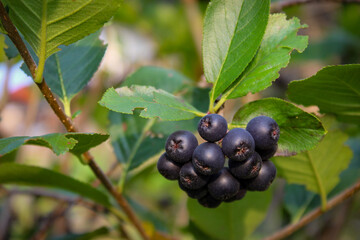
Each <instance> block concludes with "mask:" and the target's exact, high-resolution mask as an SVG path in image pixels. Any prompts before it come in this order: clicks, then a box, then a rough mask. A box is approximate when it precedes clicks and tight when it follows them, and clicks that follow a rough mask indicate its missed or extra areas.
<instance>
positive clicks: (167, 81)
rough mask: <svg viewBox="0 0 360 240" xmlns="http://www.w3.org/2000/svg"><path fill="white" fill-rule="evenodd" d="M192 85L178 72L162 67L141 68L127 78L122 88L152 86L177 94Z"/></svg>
mask: <svg viewBox="0 0 360 240" xmlns="http://www.w3.org/2000/svg"><path fill="white" fill-rule="evenodd" d="M190 83H191V80H190V79H188V78H187V77H185V76H184V75H182V74H180V73H178V72H177V71H174V70H170V69H166V68H161V67H153V66H146V67H141V68H139V69H138V70H136V71H135V72H134V73H133V74H131V75H130V76H129V77H127V78H126V80H125V81H124V82H123V83H122V84H121V86H128V87H130V86H131V85H140V86H152V87H154V88H157V89H162V90H165V91H167V92H169V93H176V92H179V91H182V90H183V89H184V88H185V87H186V86H187V85H189V84H190Z"/></svg>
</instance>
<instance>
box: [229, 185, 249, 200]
mask: <svg viewBox="0 0 360 240" xmlns="http://www.w3.org/2000/svg"><path fill="white" fill-rule="evenodd" d="M246 192H247V190H246V189H244V188H241V187H240V189H239V191H238V193H237V194H236V195H235V196H234V197H232V198H229V199H227V200H225V201H224V202H234V201H237V200H241V199H243V198H244V197H245V195H246Z"/></svg>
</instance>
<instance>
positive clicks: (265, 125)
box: [246, 116, 280, 150]
mask: <svg viewBox="0 0 360 240" xmlns="http://www.w3.org/2000/svg"><path fill="white" fill-rule="evenodd" d="M246 130H247V131H248V132H250V134H251V135H252V136H253V138H254V140H255V145H256V149H261V150H267V149H272V148H273V147H274V146H275V145H276V143H277V142H278V140H279V136H280V128H279V126H278V124H277V123H276V122H275V120H274V119H272V118H270V117H267V116H258V117H255V118H253V119H251V120H250V122H249V123H248V124H247V126H246Z"/></svg>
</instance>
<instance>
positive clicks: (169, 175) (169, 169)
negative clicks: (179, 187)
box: [157, 153, 181, 180]
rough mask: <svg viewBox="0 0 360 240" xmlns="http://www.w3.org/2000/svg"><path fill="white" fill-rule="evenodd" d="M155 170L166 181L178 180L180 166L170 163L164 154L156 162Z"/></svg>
mask: <svg viewBox="0 0 360 240" xmlns="http://www.w3.org/2000/svg"><path fill="white" fill-rule="evenodd" d="M157 169H158V170H159V172H160V174H161V175H163V176H164V177H165V178H166V179H169V180H176V179H179V173H180V169H181V164H179V163H176V162H173V161H171V160H170V159H169V158H168V157H167V154H166V153H164V154H163V155H161V157H160V158H159V161H158V162H157Z"/></svg>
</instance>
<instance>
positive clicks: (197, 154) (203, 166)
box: [192, 142, 225, 175]
mask: <svg viewBox="0 0 360 240" xmlns="http://www.w3.org/2000/svg"><path fill="white" fill-rule="evenodd" d="M224 163H225V156H224V153H223V152H222V150H221V148H220V147H219V146H218V145H217V144H216V143H209V142H205V143H202V144H200V145H199V146H197V147H196V148H195V151H194V153H193V157H192V164H193V165H194V167H195V170H196V172H198V173H200V174H203V175H212V174H215V173H217V172H219V171H220V170H221V169H222V168H223V167H224Z"/></svg>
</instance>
